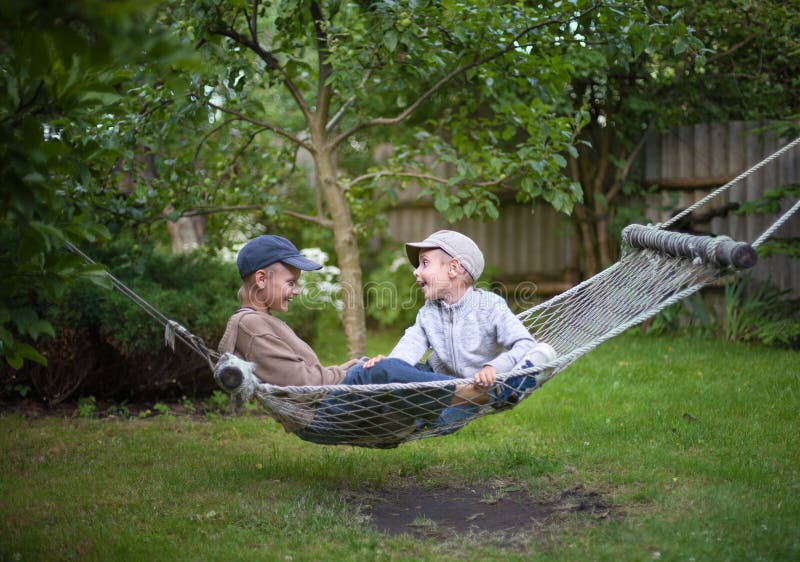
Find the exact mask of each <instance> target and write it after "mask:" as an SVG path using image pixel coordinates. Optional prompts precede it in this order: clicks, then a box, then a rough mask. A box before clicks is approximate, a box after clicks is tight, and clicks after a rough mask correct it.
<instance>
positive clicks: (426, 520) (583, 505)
mask: <svg viewBox="0 0 800 562" xmlns="http://www.w3.org/2000/svg"><path fill="white" fill-rule="evenodd" d="M361 502H362V507H361V512H362V515H364V516H365V517H366V518H368V519H369V521H370V522H371V524H372V525H373V526H374V527H375V528H376V529H377V530H379V531H381V532H384V533H386V534H388V535H401V534H407V535H412V536H417V537H429V538H430V537H442V538H446V537H455V536H465V535H486V534H488V538H489V540H491V541H492V542H494V543H495V544H497V545H498V546H514V545H519V544H520V543H526V542H528V541H530V540H531V539H533V540H535V539H536V536H535V535H539V536H544V535H548V536H549V535H551V534H552V533H551V531H553V530H554V527H563V526H566V525H572V524H575V523H582V524H584V525H585V524H599V523H600V522H601V521H603V520H606V519H613V518H619V517H622V516H623V515H624V512H623V511H622V509H621V508H620V507H619V506H616V505H613V504H612V503H611V502H610V501H609V500H607V499H605V498H604V497H603V496H602V495H601V494H600V493H599V492H596V491H591V490H587V489H585V488H584V487H583V486H576V487H573V488H570V489H567V490H562V491H560V492H556V493H553V494H551V495H550V496H547V497H536V496H534V495H532V494H531V493H530V492H529V491H527V490H526V489H525V487H524V486H523V485H520V484H513V483H508V482H494V483H490V484H487V485H483V486H474V487H444V486H436V487H425V486H414V487H412V486H403V487H397V488H391V489H385V490H382V491H379V492H375V493H373V494H370V495H369V496H368V497H364V498H361ZM521 536H523V537H524V538H523V539H520V537H521ZM484 538H486V537H484Z"/></svg>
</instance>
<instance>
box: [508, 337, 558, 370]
mask: <svg viewBox="0 0 800 562" xmlns="http://www.w3.org/2000/svg"><path fill="white" fill-rule="evenodd" d="M557 357H558V353H556V350H555V349H553V346H551V345H550V344H547V343H544V342H540V343H537V344H536V345H534V346H533V347H532V348H531V349H530V351H529V352H528V353H526V354H525V357H523V358H522V361H520V362H519V363H518V364H517V365H516V366H515V367H514V368H515V369H530V368H531V367H535V366H537V365H547V364H548V363H552V362H553V361H555V360H556V358H557Z"/></svg>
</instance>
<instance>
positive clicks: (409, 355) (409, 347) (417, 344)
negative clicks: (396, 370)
mask: <svg viewBox="0 0 800 562" xmlns="http://www.w3.org/2000/svg"><path fill="white" fill-rule="evenodd" d="M429 348H430V343H429V342H428V336H426V335H425V330H423V329H422V326H421V325H420V321H419V314H418V315H417V321H416V322H414V325H413V326H410V327H409V328H407V329H406V331H405V333H404V334H403V337H402V338H400V341H398V342H397V344H396V345H395V346H394V349H392V352H391V353H390V354H389V357H392V358H395V359H402V360H403V361H405V362H406V363H409V364H411V365H416V364H417V363H418V362H419V360H420V359H422V356H423V355H425V352H426V351H428V349H429Z"/></svg>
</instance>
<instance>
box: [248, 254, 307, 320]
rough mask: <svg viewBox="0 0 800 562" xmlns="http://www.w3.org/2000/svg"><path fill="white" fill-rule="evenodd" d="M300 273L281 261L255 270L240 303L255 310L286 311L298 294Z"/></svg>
mask: <svg viewBox="0 0 800 562" xmlns="http://www.w3.org/2000/svg"><path fill="white" fill-rule="evenodd" d="M301 273H302V272H301V271H300V270H299V269H297V268H296V267H292V266H290V265H286V264H284V263H281V262H277V263H273V264H272V265H269V266H267V267H265V268H264V269H259V270H257V271H255V272H254V273H253V274H252V280H251V282H250V287H249V290H248V291H247V294H246V295H244V298H243V299H242V304H243V305H245V306H252V307H253V308H255V309H257V310H267V311H268V312H286V311H287V310H289V303H290V302H292V299H293V298H294V297H296V296H297V295H299V294H300V284H299V281H300V274H301Z"/></svg>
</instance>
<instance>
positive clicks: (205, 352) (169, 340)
mask: <svg viewBox="0 0 800 562" xmlns="http://www.w3.org/2000/svg"><path fill="white" fill-rule="evenodd" d="M64 246H65V247H66V248H67V250H69V251H70V252H72V253H74V254H77V255H79V256H80V257H82V258H83V260H84V261H85V262H86V263H88V264H90V265H97V262H95V261H94V260H93V259H92V258H90V257H89V256H88V255H86V254H85V253H84V252H82V251H81V249H80V248H78V247H77V246H75V245H74V244H73V243H72V242H69V241H66V242H65V243H64ZM105 275H106V276H107V277H108V278H109V279H110V280H111V284H112V285H113V287H114V288H115V289H116V290H118V291H119V292H120V293H122V294H123V295H125V296H126V297H128V298H129V299H130V300H131V301H133V302H134V303H135V304H136V305H137V306H139V308H141V309H142V310H143V311H144V312H145V313H146V314H147V315H148V316H150V317H151V318H152V319H154V320H155V321H156V322H158V323H159V324H161V325H162V326H163V327H164V343H165V345H167V346H168V347H169V348H170V349H172V350H173V351H175V339H176V338H177V339H179V340H181V341H182V342H183V343H185V344H186V345H187V346H188V347H189V348H190V349H191V350H192V351H194V352H195V353H197V354H198V355H200V356H201V357H202V358H203V359H205V360H206V361H207V362H208V365H209V367H210V368H211V369H212V370H213V369H214V364H215V363H216V362H217V360H218V359H219V353H217V352H216V351H214V350H211V349H209V348H208V347H207V346H206V345H205V343H204V342H203V339H202V338H201V337H199V336H196V335H194V334H193V333H191V332H190V331H189V330H188V329H186V328H185V327H183V326H182V325H180V324H179V323H178V322H176V321H175V320H170V319H169V318H167V317H166V316H165V315H164V314H163V313H161V312H160V311H159V310H158V309H157V308H156V307H155V306H153V305H152V304H150V303H149V302H148V301H147V300H145V299H144V298H142V297H141V296H140V295H139V294H137V293H136V291H134V290H133V289H131V288H130V287H128V286H127V285H126V284H125V283H123V282H122V281H120V280H119V279H118V278H117V277H115V276H114V275H113V274H112V273H111V272H109V271H107V270H106V272H105Z"/></svg>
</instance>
